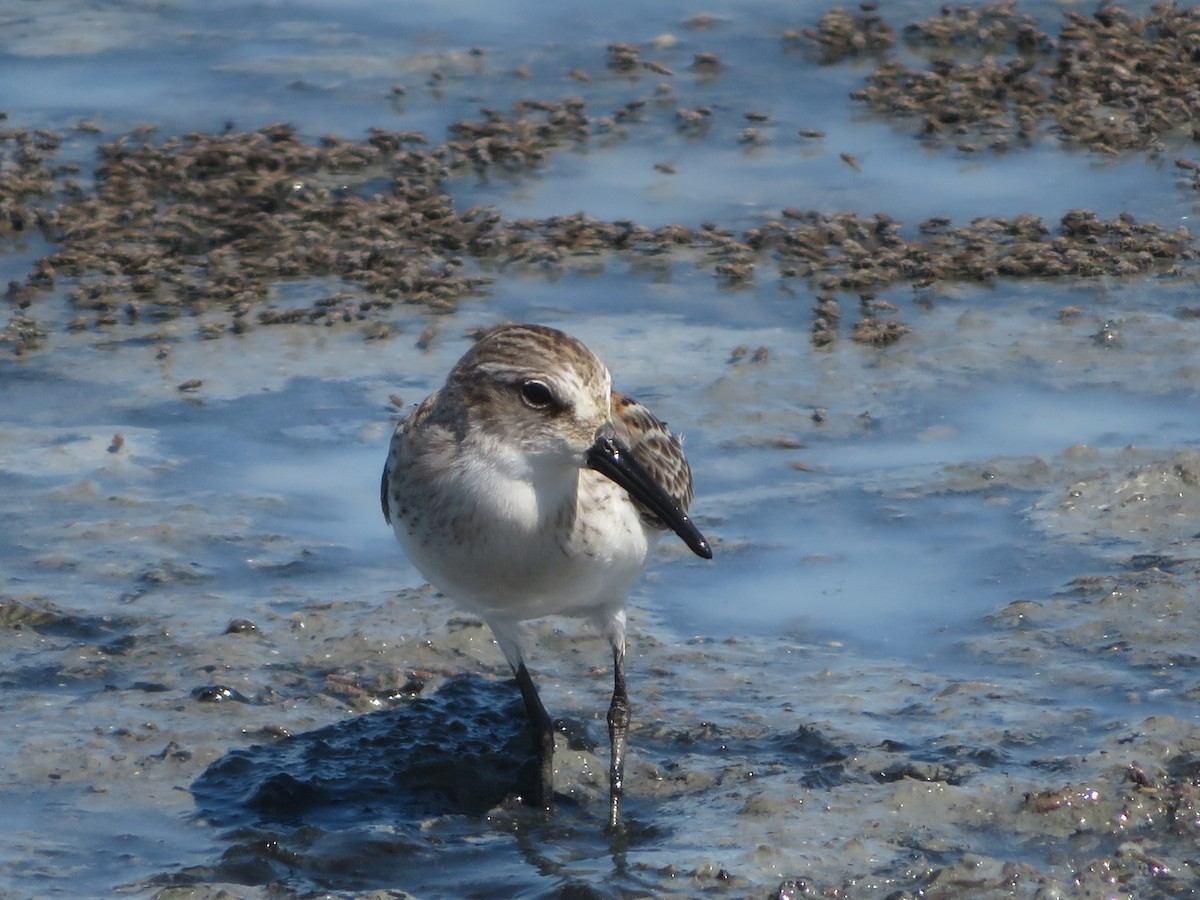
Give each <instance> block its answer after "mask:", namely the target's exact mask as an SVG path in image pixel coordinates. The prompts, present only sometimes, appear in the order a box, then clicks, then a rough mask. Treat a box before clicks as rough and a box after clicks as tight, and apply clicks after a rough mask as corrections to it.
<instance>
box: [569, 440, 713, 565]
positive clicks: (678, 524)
mask: <svg viewBox="0 0 1200 900" xmlns="http://www.w3.org/2000/svg"><path fill="white" fill-rule="evenodd" d="M587 464H588V465H589V466H590V467H591V468H593V469H595V470H596V471H597V472H599V473H600V474H601V475H605V476H607V477H608V478H611V479H612V480H613V481H615V482H616V483H617V484H619V485H620V486H621V487H623V488H625V490H627V491H628V492H629V496H630V497H632V498H633V499H634V500H637V501H638V502H639V503H641V504H642V505H643V506H645V507H647V508H648V509H649V510H650V511H651V512H653V513H654V514H655V515H656V516H658V517H659V518H660V519H662V520H663V521H664V522H665V523H666V524H667V525H668V527H670V529H671V530H672V531H674V532H675V533H676V534H677V535H679V536H680V537H681V538H682V539H683V542H684V543H685V544H687V545H688V546H689V547H691V548H692V552H693V553H695V554H696V555H697V556H703V557H704V558H705V559H712V547H710V546H708V541H707V540H705V537H704V535H702V534H701V533H700V529H699V528H697V527H696V526H695V525H693V524H692V520H691V519H689V518H688V517H687V514H686V513H685V512H684V511H683V510H682V509H680V508H679V504H678V503H676V502H675V501H674V500H672V499H671V495H670V494H668V493H667V492H666V491H665V490H663V488H662V486H661V485H659V483H658V482H657V481H655V480H654V478H653V477H652V476H651V475H650V473H649V472H647V471H646V469H645V467H643V466H642V464H641V463H640V462H638V461H637V460H636V459H634V457H633V454H632V453H630V452H629V448H628V447H626V446H625V445H624V444H621V443H620V442H618V441H617V439H616V438H615V437H613V436H611V435H601V436H600V437H599V438H598V439H597V440H596V443H594V444H593V445H592V449H590V450H589V451H588V455H587Z"/></svg>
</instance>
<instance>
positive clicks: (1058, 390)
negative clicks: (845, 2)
mask: <svg viewBox="0 0 1200 900" xmlns="http://www.w3.org/2000/svg"><path fill="white" fill-rule="evenodd" d="M222 9H223V15H222V16H221V17H220V21H215V20H214V19H213V18H211V17H206V18H204V19H200V18H196V17H194V16H193V14H191V13H188V12H187V11H185V10H178V9H169V8H147V9H141V10H135V11H121V12H117V11H110V14H108V15H106V16H104V17H103V18H99V19H98V18H96V14H95V13H94V12H89V11H88V10H82V9H79V8H76V6H75V5H74V4H67V3H64V4H43V5H41V6H40V7H39V8H38V11H37V13H36V14H34V13H33V12H32V10H31V9H30V10H26V9H15V10H13V11H11V12H8V11H6V12H5V13H4V15H5V16H6V17H7V18H6V37H5V45H4V46H5V55H4V57H3V60H2V61H0V68H2V69H3V71H4V73H5V74H4V77H5V83H6V84H12V85H14V86H15V87H14V89H13V97H11V98H6V100H5V102H6V104H8V105H7V107H6V112H7V115H8V117H7V120H6V121H5V122H4V123H3V124H4V125H5V126H6V127H7V128H8V130H7V131H6V132H5V134H4V141H3V143H2V144H0V149H2V150H3V165H2V166H0V175H3V177H4V181H3V186H4V191H5V192H4V194H3V195H2V196H0V199H2V200H3V202H4V207H3V212H4V215H5V218H4V220H3V221H4V223H5V224H4V226H3V228H2V229H0V230H2V231H3V241H4V244H3V247H4V250H5V253H4V254H3V255H2V256H0V273H2V274H3V276H4V280H5V281H6V282H10V287H9V290H8V293H7V298H6V302H7V304H8V309H7V310H6V315H7V316H8V319H7V324H6V327H5V329H4V335H3V338H4V340H3V350H4V353H5V356H4V358H3V360H0V384H2V385H3V396H4V398H5V403H4V405H3V409H2V410H0V422H2V423H3V424H2V427H0V483H2V484H3V491H0V504H3V506H2V510H3V520H2V521H3V525H0V558H2V559H3V566H2V567H0V571H2V572H3V578H4V582H3V584H2V585H0V660H2V663H0V685H3V688H4V691H3V700H2V701H0V702H2V703H3V710H4V719H5V721H6V723H8V726H9V729H8V734H9V740H8V741H6V742H4V744H3V746H2V747H0V759H2V760H3V766H2V771H3V773H4V775H3V784H2V786H0V790H2V792H3V801H4V803H3V805H4V809H5V816H4V824H3V827H2V829H0V892H2V893H4V894H5V895H12V896H111V895H113V894H115V893H119V894H122V895H126V896H155V897H217V896H247V897H254V896H356V897H357V896H380V897H383V896H408V895H411V896H418V897H432V896H446V895H456V896H457V895H463V896H481V897H482V896H509V895H512V896H518V895H519V896H547V897H567V896H570V897H576V896H656V895H662V894H675V895H680V896H696V895H711V896H725V897H765V896H793V897H794V896H849V897H859V896H862V897H872V896H878V897H884V896H916V895H937V896H947V897H978V896H1020V897H1034V896H1037V897H1053V896H1065V897H1066V896H1083V897H1108V896H1139V897H1141V896H1179V895H1189V894H1191V893H1192V892H1194V891H1195V890H1196V888H1197V886H1198V879H1197V876H1196V874H1195V872H1194V861H1193V858H1194V846H1195V837H1196V830H1197V828H1200V812H1198V809H1197V796H1196V794H1197V791H1198V790H1200V787H1198V784H1200V781H1198V779H1200V771H1198V770H1200V724H1198V722H1197V706H1196V704H1197V695H1196V692H1197V689H1198V686H1200V680H1198V677H1197V676H1198V673H1200V666H1198V660H1200V654H1198V653H1197V650H1196V642H1195V634H1196V633H1197V630H1198V626H1200V622H1198V621H1197V620H1198V619H1200V597H1198V596H1197V589H1196V582H1197V575H1198V571H1197V569H1198V568H1200V565H1198V563H1197V558H1198V557H1197V554H1196V553H1195V552H1194V549H1195V545H1196V539H1197V538H1196V536H1197V533H1200V525H1198V524H1197V523H1198V522H1200V515H1198V513H1200V450H1198V449H1197V443H1198V433H1197V428H1196V425H1195V415H1194V411H1195V409H1196V391H1197V385H1198V382H1200V374H1198V373H1200V370H1198V369H1197V367H1196V363H1195V360H1196V359H1197V358H1198V357H1197V353H1196V351H1197V340H1198V337H1200V317H1198V316H1197V314H1196V301H1195V296H1196V294H1195V287H1196V284H1195V270H1194V263H1193V261H1192V257H1193V256H1194V250H1195V247H1194V241H1193V239H1192V236H1191V234H1190V233H1189V232H1188V231H1187V227H1188V225H1189V222H1190V217H1191V216H1192V215H1193V214H1194V172H1195V171H1196V168H1195V166H1193V165H1192V164H1191V162H1190V161H1191V160H1196V159H1197V158H1198V157H1197V153H1196V150H1195V145H1194V135H1193V133H1192V129H1193V128H1194V127H1195V123H1194V122H1192V121H1191V119H1190V118H1189V117H1188V115H1189V114H1188V113H1187V108H1188V107H1187V103H1186V102H1185V101H1186V96H1187V91H1188V90H1190V89H1191V87H1190V86H1189V85H1190V83H1189V82H1188V80H1187V79H1188V71H1191V70H1189V69H1188V68H1187V67H1186V66H1185V67H1184V68H1183V69H1179V68H1178V67H1177V66H1176V65H1175V64H1176V62H1177V61H1178V60H1181V59H1185V58H1186V52H1187V48H1188V47H1190V46H1191V43H1190V42H1191V41H1192V40H1193V37H1192V36H1193V35H1194V34H1196V33H1200V21H1198V20H1197V19H1196V17H1195V15H1194V14H1192V13H1191V12H1190V11H1187V10H1176V9H1171V8H1164V9H1161V10H1156V11H1152V10H1150V9H1149V8H1136V9H1132V10H1131V11H1130V12H1128V13H1126V12H1122V11H1116V12H1114V11H1113V10H1112V9H1111V8H1110V9H1108V10H1101V11H1099V12H1097V11H1096V10H1093V9H1087V10H1077V9H1074V8H1071V9H1064V8H1059V7H1057V6H1054V5H1049V4H1038V5H1029V6H1022V7H1015V6H1008V5H997V6H991V7H986V8H982V9H983V12H980V11H979V10H978V9H977V10H974V11H972V10H968V9H965V8H964V9H961V10H950V11H947V12H941V11H940V10H939V9H937V8H933V7H929V8H924V7H921V6H919V5H917V4H912V5H906V6H904V7H897V8H896V9H894V10H893V9H890V8H889V9H882V10H879V11H878V12H874V11H871V10H855V11H853V12H849V13H836V12H830V10H829V9H828V7H826V6H816V5H814V6H812V7H811V8H795V7H792V6H789V7H787V8H786V9H784V8H781V7H775V6H773V5H771V4H760V5H759V6H757V7H755V9H754V10H745V9H738V10H735V9H732V8H730V9H727V10H726V9H720V8H718V9H715V10H699V9H691V8H683V7H678V8H671V9H663V10H659V11H655V12H653V13H652V14H648V13H647V12H646V11H645V10H640V9H634V8H625V7H621V6H619V5H618V6H617V7H615V8H614V9H613V10H612V11H611V16H610V17H608V18H606V20H605V21H604V23H603V27H601V23H596V22H591V23H589V24H588V28H587V32H586V33H587V34H588V35H589V37H588V38H587V39H586V40H581V39H579V38H578V34H579V24H580V23H579V22H578V21H576V20H573V19H571V18H570V17H569V16H566V15H564V16H563V17H561V18H556V17H551V18H549V19H547V18H545V17H539V18H535V19H530V17H528V16H526V17H525V18H524V19H523V20H522V21H524V22H525V23H526V24H525V25H523V26H522V27H521V28H516V27H514V26H513V24H512V22H513V21H515V20H516V19H515V18H509V19H505V20H499V19H496V18H494V16H495V14H494V13H488V12H487V11H486V10H469V9H467V8H466V7H464V8H462V9H461V10H459V11H457V12H451V13H446V12H444V11H443V12H434V11H428V12H427V17H428V21H423V23H422V24H421V26H420V28H419V29H417V28H414V27H413V25H412V24H411V22H400V21H391V20H390V19H388V18H387V16H388V15H391V14H390V13H387V12H380V11H378V10H373V9H372V10H368V9H366V8H365V7H364V8H362V9H360V8H358V7H355V6H338V7H337V8H336V9H335V8H333V7H328V8H327V7H325V6H323V5H320V4H315V5H310V6H308V7H305V8H303V9H301V10H293V11H291V12H290V14H289V15H287V16H284V15H282V14H281V13H280V12H279V11H278V10H273V9H266V8H262V9H260V8H257V7H253V6H249V5H239V4H229V5H227V6H225V7H223V8H222ZM381 15H382V16H383V17H384V18H383V19H380V18H379V16H381ZM515 15H516V14H515V13H513V14H511V16H512V17H515ZM646 16H650V17H648V18H647V17H646ZM531 21H532V22H535V23H536V24H532V25H531V24H529V23H530V22H531ZM389 29H390V30H391V31H392V32H394V34H392V35H391V37H390V39H389V40H386V41H385V40H384V39H383V38H384V36H385V34H388V33H389ZM147 33H152V34H155V35H158V37H159V39H160V41H161V44H162V46H163V47H164V48H166V49H167V50H170V51H172V52H165V53H164V54H162V55H157V56H146V55H145V54H142V53H139V52H134V50H133V49H132V48H133V47H134V46H142V42H144V40H145V35H146V34H147ZM397 35H399V38H398V39H396V36H397ZM572 35H574V36H573V37H572ZM951 61H952V62H951ZM1097 67H1100V68H1097ZM71 71H74V72H86V73H89V75H90V77H89V78H86V79H82V80H79V79H77V80H76V81H75V82H73V85H75V86H74V88H73V91H71V92H63V91H57V92H54V91H51V88H53V87H54V84H55V79H57V78H63V77H65V76H64V75H63V74H62V73H63V72H71ZM147 73H149V74H152V75H155V77H154V78H153V79H147V78H146V77H145V76H146V75H147ZM1193 75H1194V72H1193ZM101 76H107V78H105V77H101ZM105 84H107V85H110V86H112V85H115V86H116V87H117V89H102V87H101V86H102V85H105ZM121 85H127V86H128V89H127V90H121V89H119V88H120V86H121ZM133 85H143V87H141V88H138V89H137V90H134V88H133ZM145 85H151V87H145ZM1156 91H1157V93H1156ZM1176 91H1178V92H1179V93H1175V92H1176ZM47 96H54V97H56V98H57V97H62V96H65V97H68V98H70V99H69V100H68V101H62V100H57V99H56V100H55V101H54V102H53V103H50V102H48V101H47ZM1180 97H1182V98H1183V100H1180ZM181 98H186V102H181ZM1134 100H1137V101H1138V102H1136V103H1135V102H1134ZM952 101H953V102H952ZM956 104H957V105H956ZM481 108H486V109H484V110H483V111H481ZM227 120H228V122H229V124H228V125H227V124H226V122H227ZM147 122H154V123H156V125H157V129H156V130H152V129H150V128H138V127H137V126H138V125H139V124H142V123H147ZM279 122H288V123H290V124H289V126H288V127H283V126H280V125H278V124H277V123H279ZM368 129H374V130H373V131H368ZM506 318H507V319H520V320H533V321H542V322H546V323H547V324H551V325H555V326H557V327H561V328H564V329H565V330H568V331H570V332H572V333H574V334H576V335H577V336H579V337H580V338H582V339H583V340H585V341H586V342H587V343H588V344H589V345H590V346H592V347H593V348H594V349H595V350H596V351H597V352H598V353H599V355H600V356H601V357H602V358H603V359H605V360H606V361H607V362H608V364H609V366H610V368H611V369H612V370H613V372H614V374H615V379H616V383H617V385H618V387H620V388H621V389H622V390H625V391H627V392H629V393H631V394H632V395H634V396H637V397H641V398H643V399H645V400H647V401H648V402H649V401H653V403H652V405H653V407H654V408H655V409H656V410H661V411H662V413H663V414H664V416H665V418H667V419H668V420H669V421H670V423H671V425H672V427H673V428H675V429H677V430H679V431H681V432H682V433H684V434H685V435H686V438H687V449H688V455H689V458H690V459H691V460H692V464H693V469H694V470H695V473H696V478H697V497H698V499H697V502H696V505H695V513H696V515H697V519H698V521H699V522H700V524H701V525H702V527H703V528H704V530H705V532H706V533H707V534H709V536H710V537H711V538H713V539H714V542H715V550H716V563H715V564H714V565H711V566H710V565H706V564H702V563H700V562H698V561H693V560H692V559H690V558H689V554H688V553H687V551H686V549H684V548H681V547H671V546H665V547H664V548H663V549H662V550H661V551H660V553H659V555H658V557H657V559H656V561H655V563H654V565H653V566H652V567H651V569H650V571H649V572H648V574H647V576H646V577H645V578H644V579H643V581H642V582H641V583H640V584H639V586H638V587H637V589H636V590H635V594H634V597H633V601H632V609H631V647H630V661H629V676H630V692H631V698H632V700H633V703H634V722H633V735H632V751H631V752H632V757H631V760H630V762H629V774H628V791H627V793H628V806H627V815H628V820H629V821H628V828H627V831H626V833H625V834H623V835H621V836H618V837H613V836H609V835H606V834H604V832H603V830H602V824H603V818H604V796H605V790H606V777H607V760H606V757H605V745H606V740H605V733H604V722H603V713H604V710H605V709H606V705H607V691H608V687H609V677H610V673H609V672H608V670H607V668H606V666H605V663H606V661H607V653H606V652H605V650H604V646H603V642H602V640H600V639H599V638H597V637H594V636H589V635H587V634H586V633H580V631H579V629H578V626H577V625H576V624H575V623H570V622H564V621H554V620H550V621H547V622H543V623H539V624H538V625H536V626H535V628H534V632H535V635H536V640H537V647H538V650H537V652H535V653H534V654H533V659H534V664H535V666H536V668H537V670H538V673H537V674H538V680H539V684H541V685H543V692H544V697H545V700H546V703H547V705H548V707H549V708H550V709H551V711H552V712H553V713H555V714H556V715H559V716H561V717H562V722H563V734H562V736H561V737H560V741H559V748H558V754H557V759H558V761H559V762H560V765H561V770H560V772H559V773H558V777H557V779H556V785H557V786H558V788H559V790H560V792H561V794H560V797H559V803H558V808H557V810H556V812H555V814H554V815H553V816H552V817H549V818H546V817H543V816H541V815H539V814H537V813H534V812H531V811H529V810H527V809H524V808H522V807H521V806H520V805H519V804H518V803H516V802H515V801H514V800H513V796H514V793H515V792H516V791H518V790H519V788H520V785H521V784H522V779H523V778H524V777H525V771H526V766H527V762H528V759H527V756H528V753H527V750H528V748H527V745H526V739H525V736H524V734H523V732H522V729H521V721H520V716H519V709H520V704H519V700H518V698H517V695H516V690H515V687H514V686H513V684H512V683H511V680H510V679H509V677H508V673H507V672H506V671H505V668H504V664H503V661H502V657H501V655H500V653H499V651H498V650H497V648H496V647H495V645H494V643H493V641H492V640H491V636H490V634H489V633H488V632H487V630H486V628H485V627H483V626H482V625H481V624H480V623H479V622H478V621H476V620H474V619H472V618H470V617H466V616H462V615H460V614H458V613H457V612H456V611H455V610H454V609H453V608H452V606H451V605H449V603H448V602H447V601H445V600H444V599H442V598H439V597H437V596H435V595H434V594H433V593H432V592H431V590H430V589H429V588H428V587H426V586H424V585H422V583H421V581H420V578H419V576H418V575H417V574H416V573H415V571H413V570H412V568H411V567H410V566H409V565H408V563H407V562H406V561H405V560H404V559H403V558H402V556H401V555H400V553H399V551H398V550H397V549H396V548H395V547H394V545H393V542H392V539H391V536H390V534H389V533H388V530H387V528H386V527H385V526H384V523H383V520H382V517H381V515H380V514H379V511H378V493H377V492H378V475H379V470H380V467H381V466H382V461H383V456H384V453H385V452H386V444H387V439H388V436H389V432H390V423H391V421H392V419H393V418H394V416H395V415H397V414H398V413H399V412H400V411H402V410H403V409H405V408H407V407H408V406H409V405H410V404H412V403H414V402H416V401H417V400H419V399H420V398H421V397H423V396H424V395H425V394H426V393H427V392H428V391H429V390H430V389H431V388H432V387H434V386H436V384H437V383H438V382H440V380H441V378H442V377H443V375H444V373H445V371H446V369H447V368H448V366H449V365H450V364H451V363H452V362H453V360H454V359H456V358H457V357H458V356H459V355H460V354H461V352H462V350H463V349H464V347H465V346H466V343H467V341H468V340H469V335H470V333H471V331H472V330H473V329H476V328H479V327H482V326H485V325H488V324H491V323H494V322H496V321H499V320H502V319H506Z"/></svg>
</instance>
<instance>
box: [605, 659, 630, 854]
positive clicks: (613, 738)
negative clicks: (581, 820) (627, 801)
mask: <svg viewBox="0 0 1200 900" xmlns="http://www.w3.org/2000/svg"><path fill="white" fill-rule="evenodd" d="M628 735H629V695H628V694H627V693H626V692H625V648H624V647H615V646H614V647H613V695H612V705H610V706H609V707H608V738H609V741H610V742H611V743H612V757H611V764H610V767H609V772H608V790H609V793H608V827H609V829H610V830H616V829H617V827H618V826H619V825H620V820H621V790H622V788H623V787H624V781H625V740H626V738H627V737H628Z"/></svg>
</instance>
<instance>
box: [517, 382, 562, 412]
mask: <svg viewBox="0 0 1200 900" xmlns="http://www.w3.org/2000/svg"><path fill="white" fill-rule="evenodd" d="M521 399H522V400H524V401H525V403H526V405H527V406H531V407H533V408H534V409H545V408H546V407H548V406H550V405H551V404H552V403H553V402H554V394H552V393H551V392H550V388H549V387H547V386H546V383H545V382H542V381H526V382H525V383H524V384H522V385H521Z"/></svg>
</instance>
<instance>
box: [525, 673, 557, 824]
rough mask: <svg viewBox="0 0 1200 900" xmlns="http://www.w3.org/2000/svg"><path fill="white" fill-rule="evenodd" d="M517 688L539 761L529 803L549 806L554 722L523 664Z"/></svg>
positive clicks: (550, 800)
mask: <svg viewBox="0 0 1200 900" xmlns="http://www.w3.org/2000/svg"><path fill="white" fill-rule="evenodd" d="M517 687H519V688H520V689H521V698H522V699H523V700H524V701H525V712H526V713H527V714H528V715H529V732H530V734H531V735H532V737H533V752H534V753H536V754H537V761H538V777H537V779H536V780H535V781H534V788H533V797H531V798H530V801H531V803H530V805H532V806H539V807H541V808H542V809H549V808H550V807H551V806H553V805H554V721H553V720H552V719H551V718H550V714H549V713H548V712H546V707H545V706H543V705H542V698H541V697H539V696H538V692H537V688H535V687H534V686H533V679H532V678H530V677H529V670H528V669H526V668H525V663H521V664H520V665H519V666H517Z"/></svg>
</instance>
